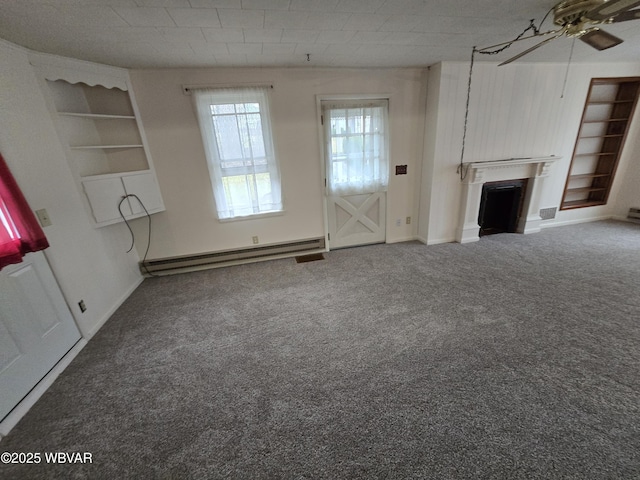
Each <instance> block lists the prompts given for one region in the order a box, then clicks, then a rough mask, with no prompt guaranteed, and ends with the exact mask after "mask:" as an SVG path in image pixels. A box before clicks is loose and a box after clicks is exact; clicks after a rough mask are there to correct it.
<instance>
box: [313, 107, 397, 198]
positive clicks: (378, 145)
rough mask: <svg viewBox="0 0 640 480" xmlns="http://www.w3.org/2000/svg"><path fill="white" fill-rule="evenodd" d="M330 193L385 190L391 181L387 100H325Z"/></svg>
mask: <svg viewBox="0 0 640 480" xmlns="http://www.w3.org/2000/svg"><path fill="white" fill-rule="evenodd" d="M322 111H323V116H324V128H325V139H326V141H327V145H326V152H327V155H326V157H327V158H326V160H327V172H328V178H327V188H328V191H329V195H333V196H341V195H356V194H361V193H373V192H384V191H386V190H387V185H388V183H389V153H388V151H389V140H388V139H389V136H388V102H387V100H366V101H360V102H353V101H349V102H342V101H341V102H323V104H322Z"/></svg>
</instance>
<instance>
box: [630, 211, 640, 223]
mask: <svg viewBox="0 0 640 480" xmlns="http://www.w3.org/2000/svg"><path fill="white" fill-rule="evenodd" d="M627 218H628V219H629V220H631V221H632V222H634V223H640V208H630V209H629V215H627Z"/></svg>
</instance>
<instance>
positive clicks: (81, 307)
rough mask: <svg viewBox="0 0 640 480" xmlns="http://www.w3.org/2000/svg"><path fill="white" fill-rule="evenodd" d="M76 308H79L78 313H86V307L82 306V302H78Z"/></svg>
mask: <svg viewBox="0 0 640 480" xmlns="http://www.w3.org/2000/svg"><path fill="white" fill-rule="evenodd" d="M78 306H79V307H80V311H81V312H82V313H84V312H86V311H87V306H86V305H85V304H84V300H80V301H79V302H78Z"/></svg>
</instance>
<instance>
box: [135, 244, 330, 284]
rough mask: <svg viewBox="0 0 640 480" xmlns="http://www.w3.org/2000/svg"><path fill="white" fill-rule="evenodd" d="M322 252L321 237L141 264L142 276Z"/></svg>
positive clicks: (148, 261) (323, 247)
mask: <svg viewBox="0 0 640 480" xmlns="http://www.w3.org/2000/svg"><path fill="white" fill-rule="evenodd" d="M323 251H325V242H324V237H322V238H311V239H308V240H299V241H295V242H283V243H278V244H271V245H260V246H255V247H246V248H238V249H235V250H223V251H219V252H209V253H199V254H196V255H183V256H179V257H167V258H158V259H154V260H146V261H145V262H144V263H143V262H140V272H141V273H142V274H143V275H171V274H175V273H185V272H193V271H196V270H205V269H209V268H217V267H227V266H230V265H240V264H243V263H251V262H259V261H263V260H271V259H276V258H286V257H293V256H296V255H302V254H308V253H316V252H323Z"/></svg>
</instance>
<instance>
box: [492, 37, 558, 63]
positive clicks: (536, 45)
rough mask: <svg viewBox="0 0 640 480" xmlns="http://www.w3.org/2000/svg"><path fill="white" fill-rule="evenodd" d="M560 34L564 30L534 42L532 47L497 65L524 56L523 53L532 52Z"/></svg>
mask: <svg viewBox="0 0 640 480" xmlns="http://www.w3.org/2000/svg"><path fill="white" fill-rule="evenodd" d="M562 34H564V31H563V32H562V33H559V34H557V35H554V36H553V37H550V38H547V39H546V40H543V41H541V42H540V43H537V44H535V45H534V46H533V47H531V48H528V49H526V50H525V51H524V52H521V53H519V54H518V55H516V56H515V57H511V58H510V59H509V60H505V61H504V62H502V63H501V64H500V65H498V66H499V67H501V66H502V65H507V64H508V63H511V62H513V61H515V60H518V59H519V58H521V57H524V56H525V55H527V54H528V53H531V52H533V51H534V50H537V49H538V48H540V47H541V46H543V45H544V44H545V43H549V42H550V41H551V40H555V39H556V38H558V37H559V36H561V35H562Z"/></svg>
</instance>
